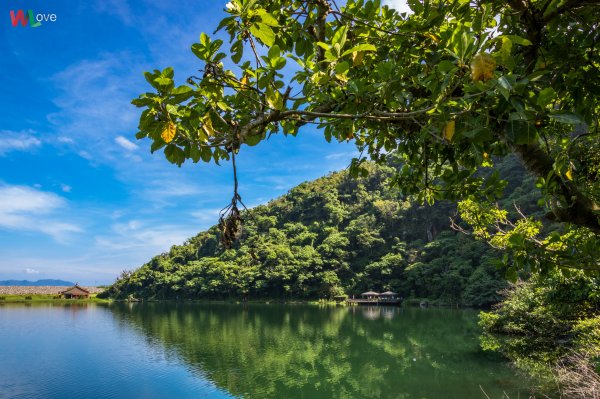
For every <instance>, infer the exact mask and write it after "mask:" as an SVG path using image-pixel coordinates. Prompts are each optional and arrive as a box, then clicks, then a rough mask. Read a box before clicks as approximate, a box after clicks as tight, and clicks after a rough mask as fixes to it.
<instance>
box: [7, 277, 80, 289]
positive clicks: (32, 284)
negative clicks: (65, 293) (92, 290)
mask: <svg viewBox="0 0 600 399" xmlns="http://www.w3.org/2000/svg"><path fill="white" fill-rule="evenodd" d="M0 285H2V286H7V285H8V286H17V287H39V286H43V285H51V286H71V285H75V283H72V282H70V281H64V280H52V279H46V280H38V281H29V280H2V281H0Z"/></svg>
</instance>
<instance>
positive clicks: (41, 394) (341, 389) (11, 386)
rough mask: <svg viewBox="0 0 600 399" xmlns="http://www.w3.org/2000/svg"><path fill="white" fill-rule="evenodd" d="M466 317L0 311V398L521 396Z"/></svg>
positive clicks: (252, 309) (253, 310)
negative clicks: (485, 351) (485, 394)
mask: <svg viewBox="0 0 600 399" xmlns="http://www.w3.org/2000/svg"><path fill="white" fill-rule="evenodd" d="M478 332H479V330H478V328H477V313H476V312H474V311H468V310H447V309H412V308H408V309H399V308H385V307H384V308H366V307H352V308H345V307H329V308H319V307H316V306H304V305H287V306H284V305H248V306H244V305H224V304H213V305H209V304H176V303H151V304H111V305H95V304H87V305H75V304H71V305H60V306H56V305H54V306H53V305H51V304H44V305H35V304H33V305H25V304H21V305H20V304H15V305H8V304H5V305H0V398H27V399H30V398H32V399H33V398H91V397H96V398H248V399H250V398H309V399H319V398H386V399H387V398H389V399H394V398H398V399H400V398H401V399H412V398H414V399H424V398H435V399H437V398H440V399H453V398H457V399H458V398H460V399H469V398H484V397H485V396H484V395H483V393H482V391H481V388H480V386H481V387H482V388H483V389H484V390H485V392H486V393H487V395H488V396H489V397H490V398H501V397H502V396H503V394H504V393H506V394H508V396H509V397H511V398H517V397H519V395H520V396H521V397H527V395H526V393H527V389H526V387H527V383H526V381H524V380H522V379H520V378H519V377H517V376H516V375H515V374H514V373H513V372H512V370H511V369H509V368H508V366H507V365H506V364H505V363H504V361H503V360H502V359H501V358H499V357H496V356H494V355H491V354H486V353H483V352H482V351H481V350H480V349H479V347H478V338H477V335H478Z"/></svg>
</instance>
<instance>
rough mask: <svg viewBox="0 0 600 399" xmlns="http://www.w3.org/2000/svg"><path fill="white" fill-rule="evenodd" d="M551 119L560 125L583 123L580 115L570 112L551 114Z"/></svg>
mask: <svg viewBox="0 0 600 399" xmlns="http://www.w3.org/2000/svg"><path fill="white" fill-rule="evenodd" d="M550 118H551V119H554V120H555V121H557V122H560V123H566V124H569V125H579V124H581V123H583V120H582V119H581V117H580V116H579V115H576V114H573V113H570V112H557V113H554V114H550Z"/></svg>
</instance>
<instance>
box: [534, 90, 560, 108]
mask: <svg viewBox="0 0 600 399" xmlns="http://www.w3.org/2000/svg"><path fill="white" fill-rule="evenodd" d="M555 97H556V92H555V91H554V89H553V88H552V87H546V88H545V89H543V90H542V91H540V92H539V94H538V97H537V101H536V104H537V105H539V106H540V107H542V108H543V107H545V106H546V105H548V104H550V102H551V101H552V100H553V99H554V98H555Z"/></svg>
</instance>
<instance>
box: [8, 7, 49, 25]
mask: <svg viewBox="0 0 600 399" xmlns="http://www.w3.org/2000/svg"><path fill="white" fill-rule="evenodd" d="M57 19H58V17H57V16H56V14H54V13H47V14H44V13H35V12H33V10H27V12H25V11H23V10H17V11H16V12H15V10H11V11H10V23H11V24H12V26H13V27H17V26H19V24H21V26H24V27H26V26H28V25H29V26H31V27H32V28H39V27H40V26H42V22H56V20H57Z"/></svg>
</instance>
